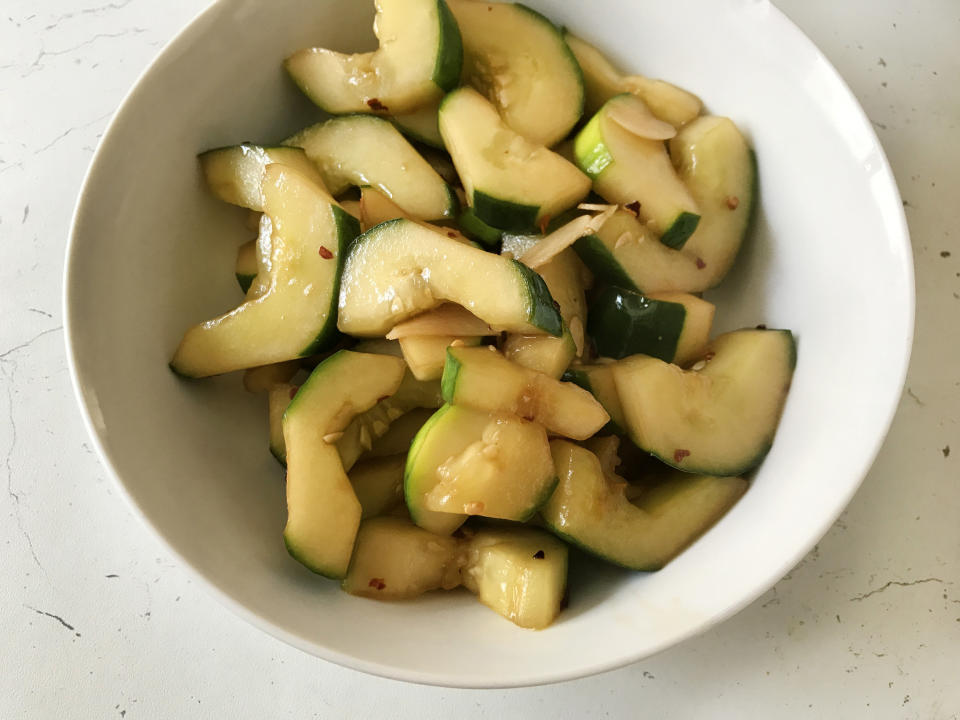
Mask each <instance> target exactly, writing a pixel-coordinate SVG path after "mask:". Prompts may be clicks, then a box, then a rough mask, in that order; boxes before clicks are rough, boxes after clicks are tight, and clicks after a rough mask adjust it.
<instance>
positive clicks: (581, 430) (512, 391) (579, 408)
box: [440, 347, 610, 440]
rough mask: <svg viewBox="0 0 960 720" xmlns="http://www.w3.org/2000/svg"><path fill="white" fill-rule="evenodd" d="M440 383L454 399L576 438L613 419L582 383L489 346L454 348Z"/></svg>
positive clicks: (456, 402) (455, 402)
mask: <svg viewBox="0 0 960 720" xmlns="http://www.w3.org/2000/svg"><path fill="white" fill-rule="evenodd" d="M440 385H441V390H442V392H443V399H444V400H445V401H446V402H448V403H450V404H451V405H465V406H467V407H472V408H475V409H476V410H481V411H484V412H504V413H511V414H513V415H519V416H520V417H522V418H527V419H529V420H533V421H535V422H538V423H540V424H541V425H543V426H544V427H545V428H546V429H547V430H549V431H550V432H551V433H555V434H557V435H563V436H565V437H569V438H574V439H575V440H585V439H586V438H588V437H590V436H591V435H593V434H594V433H595V432H597V430H599V429H600V428H602V427H603V426H604V425H606V423H607V421H608V420H609V419H610V416H609V415H607V413H606V411H605V410H604V409H603V407H601V405H600V403H598V402H597V401H596V400H595V399H594V398H593V397H592V396H591V395H590V393H588V392H586V391H585V390H583V389H582V388H579V387H577V386H576V385H573V384H572V383H564V382H560V381H559V380H555V379H554V378H552V377H549V376H548V375H545V374H543V373H541V372H537V371H535V370H530V369H529V368H525V367H521V366H520V365H517V364H516V363H512V362H510V361H509V360H507V359H506V358H505V357H503V355H501V354H500V353H498V352H490V350H489V349H488V348H485V347H483V348H467V347H456V348H454V347H452V348H449V349H448V350H447V364H446V366H445V367H444V369H443V379H442V380H441V381H440Z"/></svg>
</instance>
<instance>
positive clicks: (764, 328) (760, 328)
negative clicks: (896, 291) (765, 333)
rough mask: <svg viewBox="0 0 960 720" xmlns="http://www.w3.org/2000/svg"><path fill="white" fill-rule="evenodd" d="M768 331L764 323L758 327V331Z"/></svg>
mask: <svg viewBox="0 0 960 720" xmlns="http://www.w3.org/2000/svg"><path fill="white" fill-rule="evenodd" d="M766 329H767V326H766V325H764V324H763V323H760V324H759V325H757V330H766Z"/></svg>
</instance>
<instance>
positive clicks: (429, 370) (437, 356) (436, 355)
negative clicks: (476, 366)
mask: <svg viewBox="0 0 960 720" xmlns="http://www.w3.org/2000/svg"><path fill="white" fill-rule="evenodd" d="M548 337H549V336H548ZM482 339H483V338H479V337H459V336H457V335H411V336H410V337H402V338H400V349H401V350H402V351H403V359H404V360H406V362H407V366H408V367H409V368H410V372H412V373H413V375H414V377H416V378H417V379H418V380H439V379H440V377H441V376H442V375H443V366H444V364H445V363H446V362H447V348H448V347H450V345H451V344H453V343H457V342H459V344H460V345H465V346H467V347H474V346H476V345H479V344H480V342H481V340H482Z"/></svg>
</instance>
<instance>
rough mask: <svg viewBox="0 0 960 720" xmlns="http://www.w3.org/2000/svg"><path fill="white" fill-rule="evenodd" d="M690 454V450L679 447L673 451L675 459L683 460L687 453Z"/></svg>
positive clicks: (677, 460) (675, 460)
mask: <svg viewBox="0 0 960 720" xmlns="http://www.w3.org/2000/svg"><path fill="white" fill-rule="evenodd" d="M689 454H690V451H689V450H684V449H683V448H677V449H676V450H674V451H673V461H674V462H681V461H682V460H683V459H684V458H685V457H687V455H689Z"/></svg>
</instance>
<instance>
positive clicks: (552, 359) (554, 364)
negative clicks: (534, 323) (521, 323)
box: [503, 326, 577, 380]
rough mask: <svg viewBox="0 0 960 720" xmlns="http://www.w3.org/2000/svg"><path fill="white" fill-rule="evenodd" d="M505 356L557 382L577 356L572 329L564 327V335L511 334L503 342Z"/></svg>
mask: <svg viewBox="0 0 960 720" xmlns="http://www.w3.org/2000/svg"><path fill="white" fill-rule="evenodd" d="M503 355H504V357H506V358H507V360H509V361H510V362H513V363H516V364H517V365H520V366H521V367H525V368H530V369H531V370H536V371H537V372H541V373H543V374H544V375H549V376H550V377H552V378H555V379H557V380H559V379H560V377H561V376H562V375H563V372H564V370H566V369H567V368H568V367H569V366H570V363H571V362H573V359H574V358H575V357H576V355H577V346H576V344H575V343H574V342H573V336H572V335H571V334H570V329H569V328H567V327H566V326H564V328H563V335H561V336H560V337H558V338H556V337H552V336H550V335H522V334H519V333H510V334H509V335H507V337H506V339H505V340H504V341H503Z"/></svg>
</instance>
